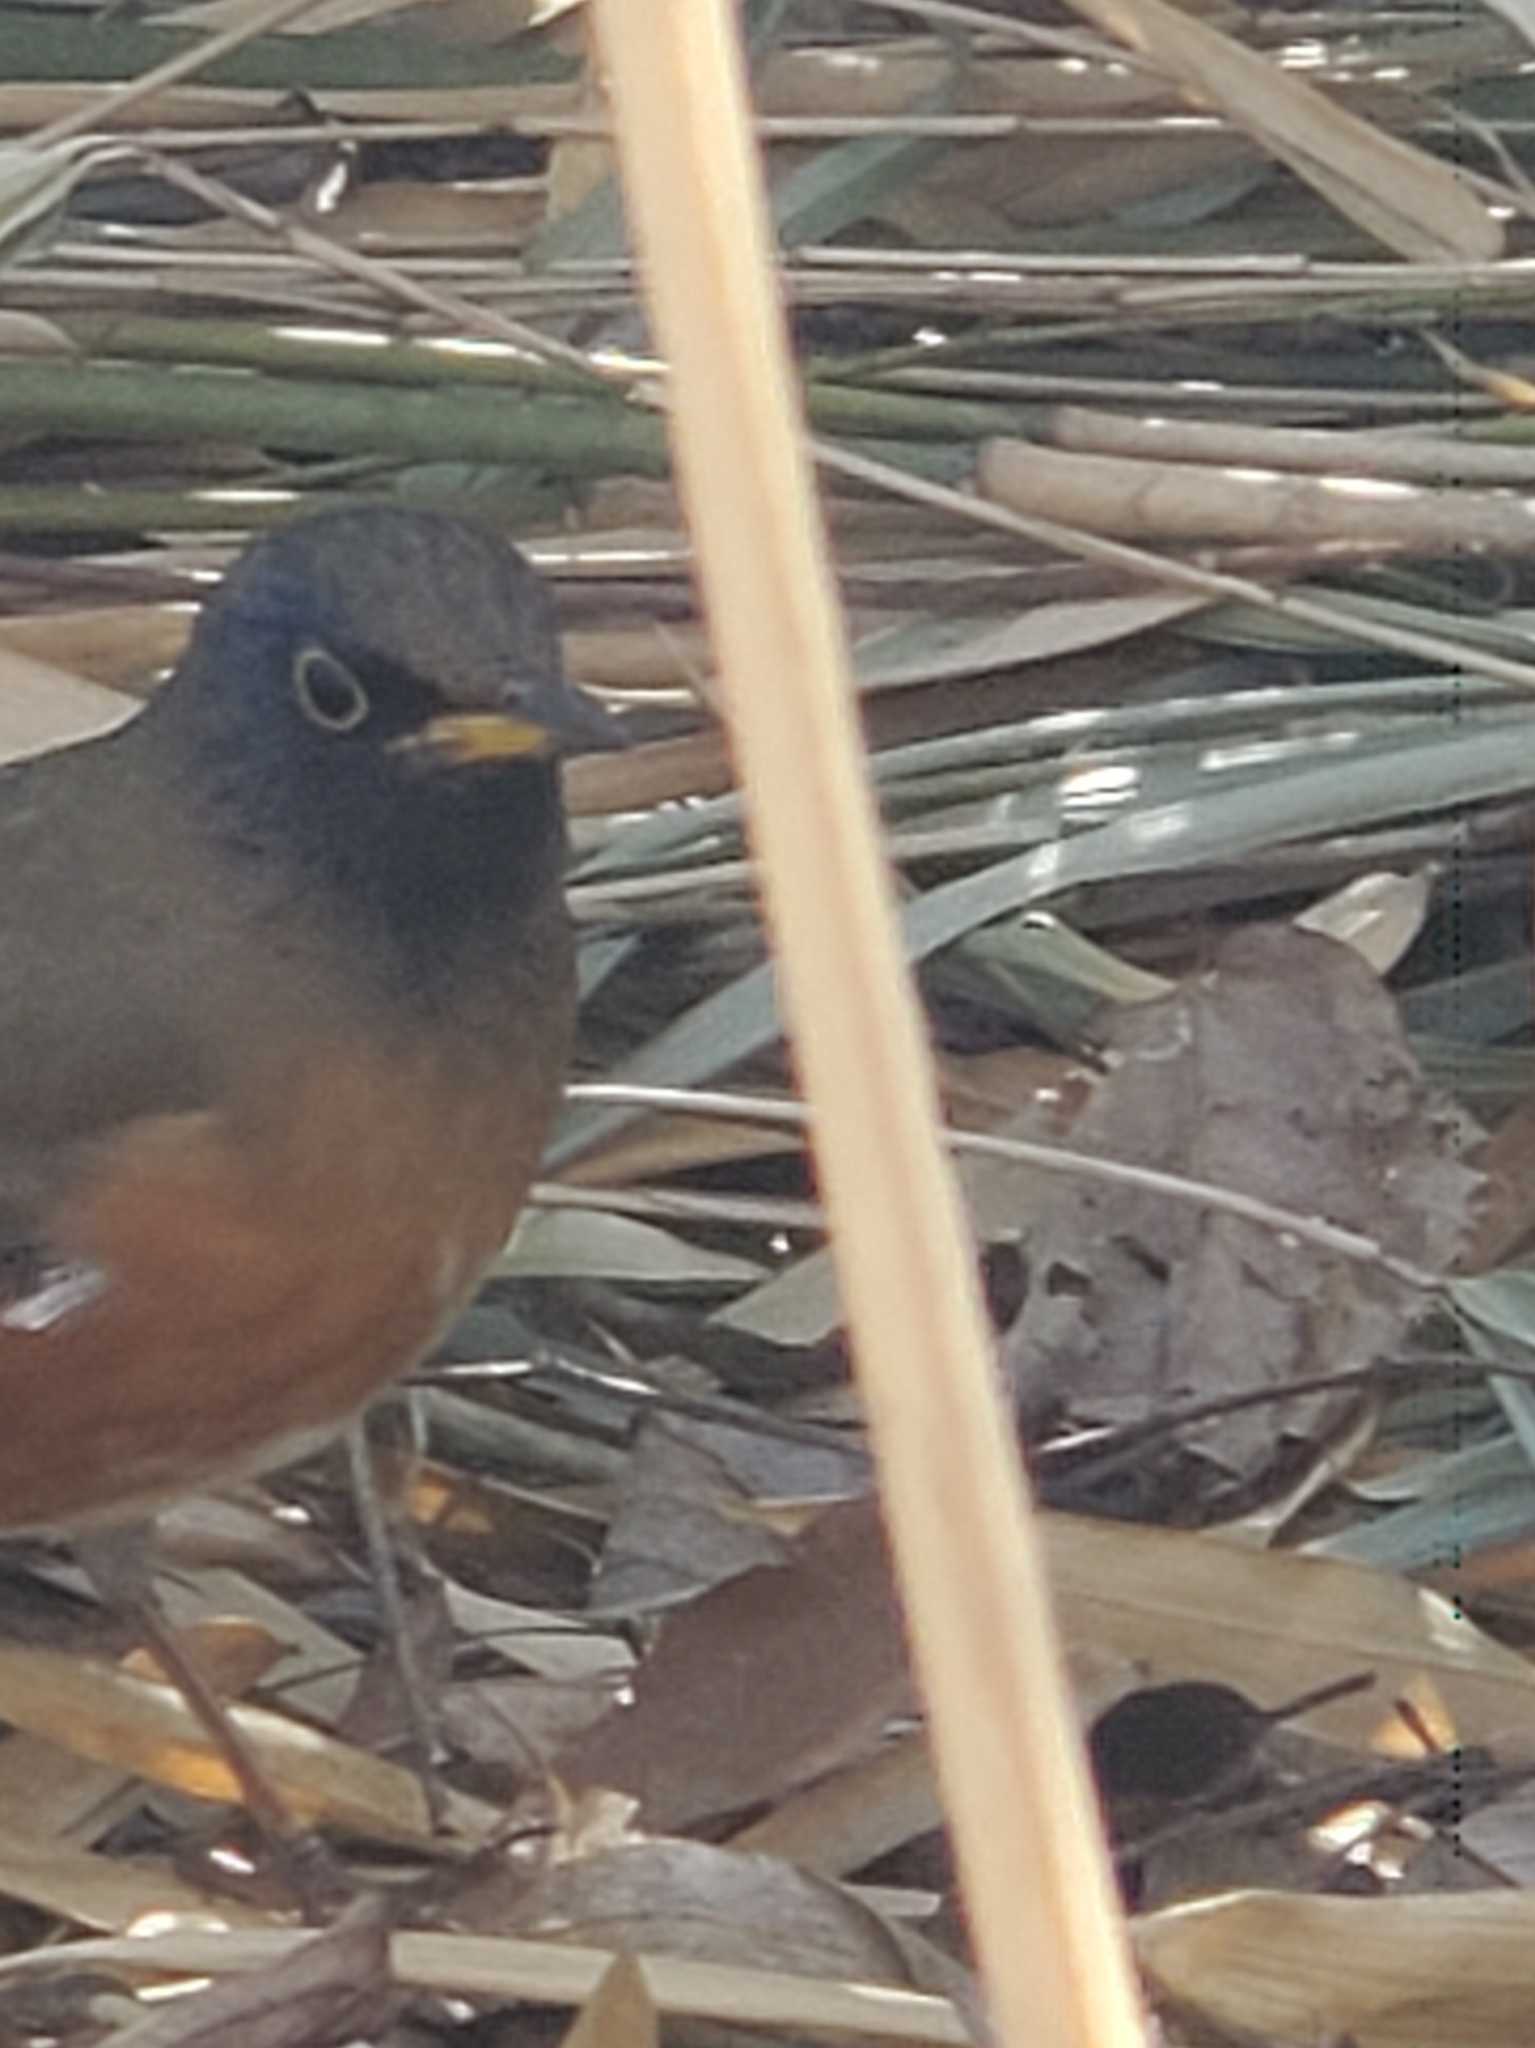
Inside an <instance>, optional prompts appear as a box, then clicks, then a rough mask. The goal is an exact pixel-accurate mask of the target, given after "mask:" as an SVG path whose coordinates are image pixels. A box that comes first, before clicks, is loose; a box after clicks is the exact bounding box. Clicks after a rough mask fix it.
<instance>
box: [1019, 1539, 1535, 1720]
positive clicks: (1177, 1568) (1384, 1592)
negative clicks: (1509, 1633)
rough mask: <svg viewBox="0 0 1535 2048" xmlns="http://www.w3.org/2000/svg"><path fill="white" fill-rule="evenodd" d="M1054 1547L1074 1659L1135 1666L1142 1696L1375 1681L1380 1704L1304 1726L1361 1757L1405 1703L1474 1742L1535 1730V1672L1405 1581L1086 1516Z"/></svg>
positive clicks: (1266, 1697)
mask: <svg viewBox="0 0 1535 2048" xmlns="http://www.w3.org/2000/svg"><path fill="white" fill-rule="evenodd" d="M1043 1533H1044V1537H1045V1544H1046V1552H1047V1555H1048V1557H1049V1561H1050V1575H1051V1583H1052V1585H1053V1587H1054V1589H1055V1600H1056V1610H1057V1612H1058V1613H1059V1615H1060V1618H1061V1627H1062V1630H1063V1632H1064V1634H1065V1636H1066V1639H1067V1642H1068V1645H1069V1646H1070V1647H1072V1648H1076V1647H1077V1646H1079V1645H1081V1646H1091V1647H1092V1648H1094V1649H1095V1650H1097V1651H1100V1652H1101V1651H1104V1650H1112V1651H1114V1652H1116V1653H1118V1654H1119V1655H1121V1656H1124V1657H1126V1658H1128V1659H1130V1660H1132V1661H1133V1662H1134V1664H1135V1666H1136V1667H1137V1669H1138V1671H1139V1673H1140V1676H1141V1681H1142V1683H1144V1684H1149V1685H1158V1684H1163V1683H1165V1682H1169V1681H1172V1680H1176V1679H1206V1680H1210V1681H1213V1682H1215V1683H1217V1684H1223V1685H1231V1686H1235V1687H1236V1688H1237V1690H1238V1691H1239V1692H1243V1693H1246V1694H1247V1695H1248V1696H1249V1697H1250V1698H1252V1699H1254V1700H1256V1701H1259V1702H1261V1703H1263V1704H1265V1705H1274V1704H1277V1703H1278V1702H1279V1701H1282V1700H1286V1699H1291V1698H1293V1697H1294V1696H1295V1695H1296V1694H1297V1693H1301V1692H1304V1691H1306V1690H1307V1689H1308V1688H1310V1687H1311V1686H1313V1685H1321V1684H1324V1683H1326V1682H1328V1681H1329V1680H1331V1679H1335V1678H1344V1677H1347V1676H1348V1675H1349V1674H1350V1673H1352V1672H1358V1671H1373V1672H1374V1674H1375V1680H1376V1682H1375V1685H1374V1688H1373V1689H1372V1690H1371V1691H1369V1692H1363V1693H1357V1694H1354V1695H1353V1696H1351V1697H1349V1698H1347V1699H1341V1700H1335V1701H1332V1702H1331V1703H1330V1704H1328V1705H1327V1706H1324V1707H1320V1708H1318V1709H1317V1710H1316V1711H1315V1712H1314V1713H1313V1714H1311V1715H1308V1716H1307V1719H1306V1722H1305V1726H1306V1727H1307V1728H1308V1729H1311V1730H1314V1731H1315V1732H1317V1733H1319V1734H1323V1735H1327V1736H1331V1737H1334V1738H1336V1739H1337V1740H1339V1741H1342V1742H1349V1743H1353V1744H1355V1745H1358V1746H1360V1747H1363V1746H1365V1745H1368V1744H1372V1743H1375V1742H1377V1741H1378V1739H1379V1738H1380V1737H1382V1736H1383V1735H1384V1734H1385V1732H1386V1731H1387V1730H1388V1729H1389V1728H1390V1727H1391V1726H1392V1725H1394V1724H1395V1717H1394V1713H1393V1702H1394V1701H1395V1700H1396V1699H1398V1698H1400V1697H1404V1696H1405V1697H1410V1698H1413V1699H1415V1700H1416V1699H1419V1698H1421V1699H1424V1700H1426V1701H1433V1700H1434V1699H1438V1700H1439V1701H1441V1702H1442V1703H1443V1708H1444V1710H1445V1712H1446V1713H1447V1716H1448V1720H1449V1723H1450V1725H1451V1726H1452V1727H1453V1729H1454V1730H1455V1733H1456V1736H1457V1738H1458V1739H1459V1740H1460V1741H1462V1742H1485V1743H1490V1744H1494V1745H1495V1744H1496V1743H1497V1742H1498V1741H1499V1739H1500V1738H1506V1737H1507V1736H1508V1735H1509V1734H1510V1733H1511V1731H1513V1732H1516V1731H1518V1730H1520V1729H1522V1728H1525V1727H1528V1726H1529V1723H1530V1718H1531V1713H1532V1710H1535V1666H1532V1665H1531V1664H1530V1663H1529V1662H1528V1660H1527V1659H1525V1658H1524V1657H1521V1656H1519V1655H1518V1654H1517V1652H1515V1651H1513V1650H1509V1649H1505V1648H1504V1646H1503V1645H1502V1644H1501V1643H1497V1642H1494V1641H1493V1640H1492V1638H1491V1637H1490V1636H1486V1635H1483V1634H1482V1632H1481V1630H1480V1629H1478V1628H1477V1627H1476V1625H1475V1624H1474V1623H1473V1622H1470V1621H1467V1620H1466V1618H1465V1616H1464V1615H1463V1614H1462V1613H1461V1612H1460V1611H1459V1610H1458V1609H1457V1608H1456V1607H1455V1606H1454V1605H1453V1604H1452V1603H1451V1602H1450V1601H1449V1600H1447V1599H1445V1598H1443V1597H1442V1596H1441V1595H1440V1594H1438V1593H1429V1592H1425V1591H1423V1590H1422V1589H1421V1588H1419V1587H1417V1586H1414V1585H1413V1584H1411V1582H1410V1581H1408V1580H1406V1579H1402V1578H1398V1577H1397V1576H1396V1575H1395V1574H1394V1573H1391V1572H1382V1571H1374V1570H1371V1569H1369V1568H1368V1567H1366V1566H1363V1565H1353V1564H1340V1563H1338V1562H1337V1561H1336V1560H1334V1559H1331V1558H1317V1557H1307V1556H1304V1555H1300V1554H1297V1553H1295V1552H1293V1551H1275V1550H1252V1549H1249V1548H1247V1547H1246V1546H1245V1545H1242V1544H1238V1543H1233V1542H1230V1541H1228V1540H1227V1539H1226V1538H1224V1537H1220V1536H1213V1535H1191V1534H1189V1533H1187V1532H1185V1531H1182V1530H1175V1529H1156V1528H1150V1527H1147V1526H1145V1525H1144V1524H1134V1523H1120V1522H1106V1521H1102V1522H1100V1521H1090V1520H1087V1519H1085V1518H1082V1517H1079V1516H1073V1515H1047V1516H1046V1517H1045V1518H1044V1531H1043Z"/></svg>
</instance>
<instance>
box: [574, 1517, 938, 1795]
mask: <svg viewBox="0 0 1535 2048" xmlns="http://www.w3.org/2000/svg"><path fill="white" fill-rule="evenodd" d="M909 1695H910V1681H909V1679H908V1677H907V1674H906V1651H905V1641H904V1637H903V1634H902V1629H901V1623H900V1617H899V1612H898V1609H897V1606H896V1601H895V1593H894V1589H893V1587H892V1584H891V1580H890V1570H889V1565H888V1562H887V1560H886V1554H885V1545H884V1537H883V1532H882V1529H881V1527H880V1524H879V1519H878V1514H877V1511H876V1510H875V1509H874V1507H873V1504H872V1503H870V1502H867V1501H854V1502H850V1503H848V1504H847V1505H845V1506H839V1507H832V1508H828V1509H827V1511H826V1512H825V1513H824V1514H823V1515H822V1516H821V1517H820V1518H819V1519H818V1520H817V1521H816V1522H815V1523H814V1524H813V1525H812V1527H811V1528H810V1529H809V1530H807V1532H806V1533H805V1535H804V1536H803V1537H802V1538H801V1539H800V1540H799V1542H798V1543H796V1544H795V1545H794V1547H793V1549H792V1551H791V1553H790V1556H789V1561H788V1563H787V1564H785V1565H783V1566H777V1567H774V1566H763V1567H759V1568H758V1569H756V1570H755V1571H750V1572H747V1573H746V1574H745V1576H744V1577H741V1578H736V1579H732V1580H730V1581H729V1582H728V1583H727V1584H725V1585H723V1586H717V1587H715V1588H714V1589H713V1590H712V1591H710V1592H708V1593H705V1594H704V1595H702V1596H701V1598H699V1599H697V1600H695V1601H693V1602H692V1603H691V1604H690V1605H689V1606H687V1607H685V1608H683V1609H681V1610H680V1611H679V1612H678V1613H676V1614H674V1615H672V1616H670V1617H669V1618H668V1619H667V1620H666V1621H665V1622H664V1623H663V1625H662V1628H661V1634H660V1639H659V1641H658V1643H657V1645H656V1648H655V1650H654V1652H653V1653H652V1654H651V1656H650V1658H649V1659H648V1661H647V1662H646V1663H645V1664H643V1665H642V1666H641V1667H640V1669H639V1671H638V1672H637V1674H636V1676H635V1680H634V1703H633V1705H632V1706H627V1707H620V1708H617V1709H616V1710H615V1711H614V1712H613V1713H611V1714H609V1715H608V1716H607V1717H606V1718H605V1719H604V1720H602V1721H599V1722H598V1724H597V1726H596V1727H595V1728H593V1729H592V1730H591V1731H590V1733H589V1734H587V1735H584V1736H583V1737H582V1738H581V1739H580V1740H579V1741H578V1742H576V1743H573V1744H572V1745H571V1746H570V1747H569V1748H568V1749H566V1750H564V1751H562V1752H561V1754H560V1756H559V1757H558V1758H557V1759H556V1763H555V1769H556V1771H557V1772H558V1774H559V1776H560V1777H561V1778H562V1779H564V1780H565V1781H566V1782H567V1783H570V1784H573V1785H577V1786H580V1785H591V1784H597V1785H610V1786H613V1787H615V1788H616V1789H618V1790H620V1791H625V1792H632V1793H633V1794H634V1795H635V1796H636V1797H637V1798H638V1799H639V1801H640V1804H641V1812H642V1815H643V1818H644V1820H645V1823H646V1825H647V1826H649V1827H651V1828H653V1829H660V1828H665V1829H671V1828H677V1827H682V1826H685V1825H687V1824H688V1823H689V1822H690V1821H694V1820H698V1819H701V1818H703V1817H704V1816H706V1815H709V1814H717V1813H729V1812H734V1811H736V1810H738V1809H740V1808H742V1807H746V1806H750V1805H754V1804H756V1803H757V1802H758V1801H759V1800H766V1799H772V1798H776V1797H779V1796H781V1795H782V1794H783V1793H785V1792H787V1791H789V1790H790V1789H791V1788H792V1787H793V1786H795V1785H801V1784H804V1783H806V1782H807V1781H808V1780H809V1779H811V1778H813V1777H817V1776H819V1775H820V1774H821V1773H822V1772H823V1771H827V1770H830V1769H831V1768H832V1767H833V1766H834V1765H836V1764H838V1763H841V1762H844V1761H845V1760H846V1759H847V1758H848V1757H850V1756H853V1755H855V1754H857V1753H858V1751H859V1750H860V1749H862V1748H863V1747H864V1745H866V1744H867V1743H869V1742H871V1741H872V1740H873V1738H874V1736H875V1734H876V1733H877V1731H878V1729H879V1728H880V1726H881V1724H882V1723H883V1722H884V1720H885V1719H886V1718H887V1716H888V1715H889V1714H891V1713H892V1712H894V1711H895V1709H896V1708H897V1707H898V1706H900V1705H902V1704H904V1703H905V1702H906V1701H907V1700H908V1699H909Z"/></svg>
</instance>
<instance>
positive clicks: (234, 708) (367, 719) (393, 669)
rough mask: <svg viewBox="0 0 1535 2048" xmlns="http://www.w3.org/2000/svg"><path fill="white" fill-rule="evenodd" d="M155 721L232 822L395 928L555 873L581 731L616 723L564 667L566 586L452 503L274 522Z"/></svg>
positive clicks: (494, 903)
mask: <svg viewBox="0 0 1535 2048" xmlns="http://www.w3.org/2000/svg"><path fill="white" fill-rule="evenodd" d="M153 723H154V724H155V726H157V727H158V728H159V730H160V731H161V732H163V733H166V734H167V735H168V736H173V737H174V739H175V740H176V741H177V743H178V744H180V745H182V746H186V747H190V748H191V749H192V750H193V752H194V753H195V754H196V755H197V756H198V757H199V762H200V767H199V775H200V777H201V780H202V784H203V786H205V787H207V788H208V790H209V791H210V801H211V803H212V804H213V805H214V807H215V815H216V820H217V822H218V823H219V824H220V825H221V826H222V827H227V836H228V837H229V838H230V839H232V840H236V841H240V842H243V843H244V844H246V845H248V846H251V847H253V848H259V849H260V850H261V851H263V852H274V851H277V850H279V849H281V850H283V851H285V852H287V853H289V854H291V856H292V857H294V858H296V859H297V860H299V861H301V862H302V863H303V865H304V866H305V868H306V870H307V871H309V872H310V873H311V874H312V875H313V876H314V878H315V879H316V880H319V879H321V878H323V879H324V880H325V881H327V882H329V883H330V884H332V885H333V886H338V887H340V888H341V889H342V890H344V892H345V895H346V898H347V906H346V907H347V909H348V911H349V912H355V911H358V910H360V909H362V908H363V907H364V905H369V906H371V907H372V908H373V909H374V910H375V911H377V912H378V913H379V914H380V915H382V916H384V917H385V918H386V919H388V920H389V921H391V922H392V923H393V924H395V925H402V926H410V925H422V926H425V927H427V928H430V929H440V928H442V927H443V926H444V924H446V926H447V927H449V928H451V927H452V926H454V925H455V924H457V923H459V922H460V921H461V920H465V919H470V918H473V917H475V916H477V915H480V914H484V915H486V916H494V915H496V914H498V913H504V911H505V909H506V907H507V905H508V902H509V901H510V902H511V903H513V904H515V901H516V900H517V898H518V896H519V895H520V894H525V893H527V892H529V891H530V890H533V889H537V888H541V887H544V886H547V881H548V876H549V874H550V873H551V871H554V870H557V868H558V865H559V863H560V860H561V857H562V853H563V844H564V840H563V826H562V821H561V812H560V803H559V794H558V782H557V768H556V763H555V759H554V756H555V754H556V753H557V752H558V751H559V750H560V749H561V748H568V747H582V746H585V747H592V746H612V745H615V744H617V743H618V737H617V736H618V731H619V728H618V727H617V725H616V723H615V722H614V721H613V720H612V719H611V718H610V717H609V716H608V714H607V713H605V712H604V711H602V710H601V709H600V708H599V707H598V706H597V705H596V704H595V703H594V702H593V701H592V700H591V699H590V698H589V697H586V696H584V695H583V694H582V693H581V692H580V691H579V690H576V689H574V688H573V687H571V686H570V685H569V684H567V683H566V682H565V681H564V680H563V679H562V674H561V664H560V653H559V641H558V636H557V634H556V630H555V623H554V613H553V607H552V604H551V602H550V598H549V594H548V591H547V590H546V588H545V586H544V584H543V582H542V581H541V580H540V578H539V577H538V575H537V574H536V573H535V572H534V570H533V569H531V568H530V567H529V566H528V564H527V563H526V562H525V561H524V560H523V558H522V557H521V556H520V555H519V554H518V553H517V552H516V551H515V549H513V548H512V547H511V546H510V545H509V544H508V543H507V542H505V541H503V540H501V539H499V538H497V537H496V536H495V535H493V534H491V533H489V532H488V531H486V530H484V529H482V528H479V527H476V526H472V525H469V524H467V523H465V522H463V521H460V520H457V519H452V518H449V517H447V516H445V515H443V514H439V513H430V512H415V511H406V510H395V509H392V508H386V507H378V508H367V509H362V510H357V511H340V512H325V513H320V514H317V515H315V516H314V517H312V518H307V519H301V520H298V521H295V522H294V524H293V525H291V526H287V527H284V528H282V529H281V530H280V531H278V532H276V533H274V534H271V535H269V536H268V537H266V538H265V539H262V540H259V541H257V542H256V543H255V544H254V545H253V546H252V547H251V548H250V549H248V550H247V552H246V553H245V554H244V555H242V556H241V557H240V559H239V560H238V561H237V562H236V563H235V564H234V566H233V568H232V569H231V570H230V571H229V573H228V575H227V576H226V577H225V579H224V581H223V583H222V584H221V585H220V586H219V588H218V589H217V591H215V593H214V594H213V596H212V597H211V598H210V600H209V601H208V603H207V605H206V606H205V608H204V610H203V612H202V615H201V617H200V618H199V620H198V623H197V627H196V629H195V631H194V633H193V636H192V640H191V643H190V645H189V647H188V650H187V653H186V655H185V657H184V659H183V661H182V663H181V665H180V667H179V668H178V669H177V671H176V673H175V675H174V676H173V677H172V678H171V679H170V681H169V682H168V683H167V684H166V685H165V688H164V689H163V691H162V692H161V693H160V696H159V699H158V700H157V703H156V706H155V710H154V713H153Z"/></svg>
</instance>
